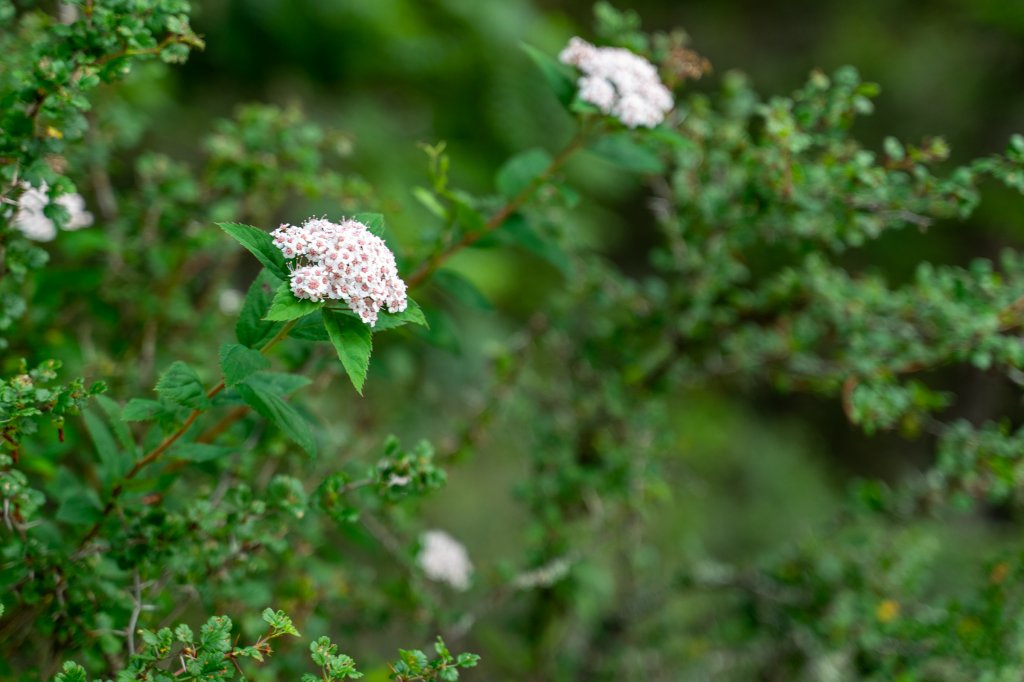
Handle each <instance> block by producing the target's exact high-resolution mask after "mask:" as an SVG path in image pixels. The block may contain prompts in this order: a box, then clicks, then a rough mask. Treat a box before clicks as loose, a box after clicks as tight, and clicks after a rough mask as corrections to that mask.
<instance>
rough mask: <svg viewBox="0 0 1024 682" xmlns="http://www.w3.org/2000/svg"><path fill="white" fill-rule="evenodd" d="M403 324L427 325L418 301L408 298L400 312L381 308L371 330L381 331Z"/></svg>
mask: <svg viewBox="0 0 1024 682" xmlns="http://www.w3.org/2000/svg"><path fill="white" fill-rule="evenodd" d="M403 324H418V325H420V326H421V327H429V326H430V325H428V324H427V318H426V317H425V316H424V315H423V309H422V308H420V305H419V303H417V302H416V301H414V300H412V299H411V298H410V299H408V304H407V305H406V307H405V310H403V311H402V312H400V313H389V312H387V311H385V310H381V311H380V313H379V314H378V315H377V323H376V324H375V325H373V331H375V332H382V331H385V330H387V329H394V328H395V327H401V326H402V325H403Z"/></svg>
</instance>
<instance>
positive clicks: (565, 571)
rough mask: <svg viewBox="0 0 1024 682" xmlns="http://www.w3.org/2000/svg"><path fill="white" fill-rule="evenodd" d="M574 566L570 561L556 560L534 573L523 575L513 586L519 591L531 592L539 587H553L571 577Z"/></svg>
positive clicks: (514, 581)
mask: <svg viewBox="0 0 1024 682" xmlns="http://www.w3.org/2000/svg"><path fill="white" fill-rule="evenodd" d="M571 567H572V564H571V563H570V562H569V560H568V559H564V558H562V559H555V560H554V561H552V562H551V563H549V564H545V565H543V566H541V567H540V568H535V569H533V570H532V571H527V572H526V573H521V574H519V575H518V576H516V578H515V579H514V580H513V581H512V586H513V587H515V588H516V589H517V590H530V589H534V588H537V587H551V586H552V585H554V584H555V583H557V582H558V581H559V580H561V579H562V578H564V577H565V576H567V575H569V569H570V568H571Z"/></svg>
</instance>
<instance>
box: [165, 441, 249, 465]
mask: <svg viewBox="0 0 1024 682" xmlns="http://www.w3.org/2000/svg"><path fill="white" fill-rule="evenodd" d="M234 451H235V450H234V448H229V447H225V446H223V445H211V444H209V443H182V442H180V441H179V442H177V443H175V444H174V447H172V448H171V452H170V454H171V456H173V457H177V458H179V459H187V460H188V461H190V462H212V461H213V460H216V459H220V458H221V457H225V456H227V455H230V454H231V453H232V452H234Z"/></svg>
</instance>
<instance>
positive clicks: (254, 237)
mask: <svg viewBox="0 0 1024 682" xmlns="http://www.w3.org/2000/svg"><path fill="white" fill-rule="evenodd" d="M217 225H219V226H220V229H222V230H224V231H225V232H227V233H228V234H230V235H231V236H232V237H234V238H235V239H236V240H237V241H238V243H239V244H241V245H242V246H244V247H245V248H246V249H248V250H249V252H250V253H252V255H254V256H256V260H258V261H259V262H261V263H263V265H265V266H266V268H267V270H269V271H270V272H271V273H272V274H273V275H274V276H275V277H277V278H278V279H283V280H286V281H287V279H288V266H287V265H286V264H285V258H284V254H283V253H281V250H280V249H278V248H277V247H276V246H274V238H273V237H271V236H270V235H269V234H267V233H266V232H264V231H263V230H261V229H259V228H256V227H252V226H251V225H240V224H239V223H217Z"/></svg>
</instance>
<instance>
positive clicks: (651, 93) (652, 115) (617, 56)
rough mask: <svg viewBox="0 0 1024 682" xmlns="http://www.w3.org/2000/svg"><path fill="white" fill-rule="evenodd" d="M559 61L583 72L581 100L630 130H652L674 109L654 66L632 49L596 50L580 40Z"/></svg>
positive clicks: (567, 47)
mask: <svg viewBox="0 0 1024 682" xmlns="http://www.w3.org/2000/svg"><path fill="white" fill-rule="evenodd" d="M558 58H559V59H560V60H561V61H562V63H563V64H570V65H572V66H575V67H576V68H578V69H579V70H580V71H582V72H583V76H582V77H581V78H580V79H579V81H578V83H577V84H578V86H579V94H580V99H582V100H583V101H584V102H590V103H591V104H593V105H594V106H596V107H597V108H598V109H600V110H601V111H602V112H604V113H605V114H608V115H609V116H615V117H616V118H618V119H619V120H620V121H622V123H623V124H625V125H626V126H629V127H630V128H636V127H640V126H642V127H646V128H653V127H654V126H656V125H658V124H659V123H661V122H662V121H663V120H665V115H666V114H667V113H668V112H670V111H671V110H672V107H673V106H674V102H673V100H672V93H671V91H669V89H668V88H666V87H665V85H664V84H663V83H662V82H661V78H659V77H658V70H657V69H656V68H654V65H653V64H651V63H650V62H649V61H647V60H646V59H644V58H643V57H641V56H639V55H636V54H633V53H632V52H630V51H629V50H626V49H623V48H620V47H595V46H593V45H591V44H590V43H588V42H587V41H585V40H583V39H582V38H578V37H577V38H573V39H571V40H570V41H569V44H568V45H567V46H566V48H565V49H564V50H562V53H561V54H560V55H559V57H558Z"/></svg>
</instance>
